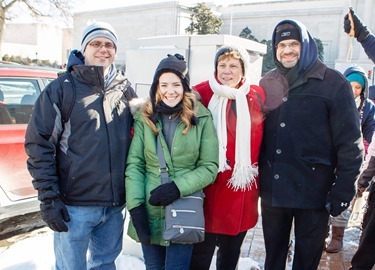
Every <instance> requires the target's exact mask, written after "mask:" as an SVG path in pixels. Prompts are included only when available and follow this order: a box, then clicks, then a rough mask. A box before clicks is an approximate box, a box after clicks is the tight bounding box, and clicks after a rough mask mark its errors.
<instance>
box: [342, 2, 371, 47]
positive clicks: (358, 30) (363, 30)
mask: <svg viewBox="0 0 375 270" xmlns="http://www.w3.org/2000/svg"><path fill="white" fill-rule="evenodd" d="M349 12H350V13H351V14H352V18H353V22H354V36H355V37H356V38H357V40H358V42H362V41H363V40H365V39H366V38H367V37H368V35H369V34H370V31H369V30H368V29H367V26H366V25H365V24H364V23H363V22H362V21H361V19H360V18H358V17H357V15H356V14H355V13H354V10H353V9H350V11H349ZM351 27H352V25H351V22H350V20H349V15H348V14H346V15H345V17H344V31H345V33H347V34H349V32H350V29H351Z"/></svg>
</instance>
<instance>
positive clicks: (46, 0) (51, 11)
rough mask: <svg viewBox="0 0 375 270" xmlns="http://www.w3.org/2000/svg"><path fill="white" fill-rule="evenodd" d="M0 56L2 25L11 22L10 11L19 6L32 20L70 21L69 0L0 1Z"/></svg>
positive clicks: (0, 52) (0, 53) (70, 3)
mask: <svg viewBox="0 0 375 270" xmlns="http://www.w3.org/2000/svg"><path fill="white" fill-rule="evenodd" d="M0 1H1V5H0V55H2V50H1V49H2V40H3V34H4V25H5V22H6V21H8V20H12V15H11V11H12V10H14V9H15V8H17V7H20V5H23V6H24V7H26V9H27V11H28V12H29V14H30V15H31V16H32V17H34V18H42V17H61V18H65V19H68V20H69V19H70V18H71V16H72V14H71V12H70V10H71V5H72V4H73V3H72V2H73V1H71V0H0Z"/></svg>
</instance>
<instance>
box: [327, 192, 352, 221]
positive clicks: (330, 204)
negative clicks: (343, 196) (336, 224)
mask: <svg viewBox="0 0 375 270" xmlns="http://www.w3.org/2000/svg"><path fill="white" fill-rule="evenodd" d="M349 206H350V202H343V201H342V200H339V199H336V198H335V197H332V196H331V195H328V197H327V200H326V209H327V211H328V213H329V214H330V215H331V216H333V217H337V216H338V215H340V214H341V213H342V212H344V210H345V209H347V208H348V207H349Z"/></svg>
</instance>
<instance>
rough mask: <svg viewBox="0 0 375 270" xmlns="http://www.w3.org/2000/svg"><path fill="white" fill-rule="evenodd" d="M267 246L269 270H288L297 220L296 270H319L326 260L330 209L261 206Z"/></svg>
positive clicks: (294, 263) (294, 268) (294, 269)
mask: <svg viewBox="0 0 375 270" xmlns="http://www.w3.org/2000/svg"><path fill="white" fill-rule="evenodd" d="M261 206H262V226H263V235H264V243H265V246H266V261H265V265H264V269H265V270H284V269H285V265H286V260H287V254H288V246H289V243H290V239H289V238H290V230H291V227H292V222H293V219H294V234H295V253H294V258H293V266H292V269H293V270H315V269H317V268H318V266H319V261H320V258H321V256H322V251H323V247H324V240H325V236H326V233H327V224H328V218H329V214H328V212H327V210H326V209H324V208H323V209H321V210H310V209H294V208H281V207H272V206H269V205H266V204H265V203H263V202H262V203H261Z"/></svg>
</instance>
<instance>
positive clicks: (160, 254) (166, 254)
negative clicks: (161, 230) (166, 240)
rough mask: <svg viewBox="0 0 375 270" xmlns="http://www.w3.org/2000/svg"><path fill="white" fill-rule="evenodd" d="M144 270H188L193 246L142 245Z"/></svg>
mask: <svg viewBox="0 0 375 270" xmlns="http://www.w3.org/2000/svg"><path fill="white" fill-rule="evenodd" d="M142 250H143V257H144V259H145V265H146V270H188V269H189V265H190V258H191V252H192V251H193V245H190V244H186V245H184V244H170V245H169V246H168V247H164V246H159V245H151V246H144V245H142Z"/></svg>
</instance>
